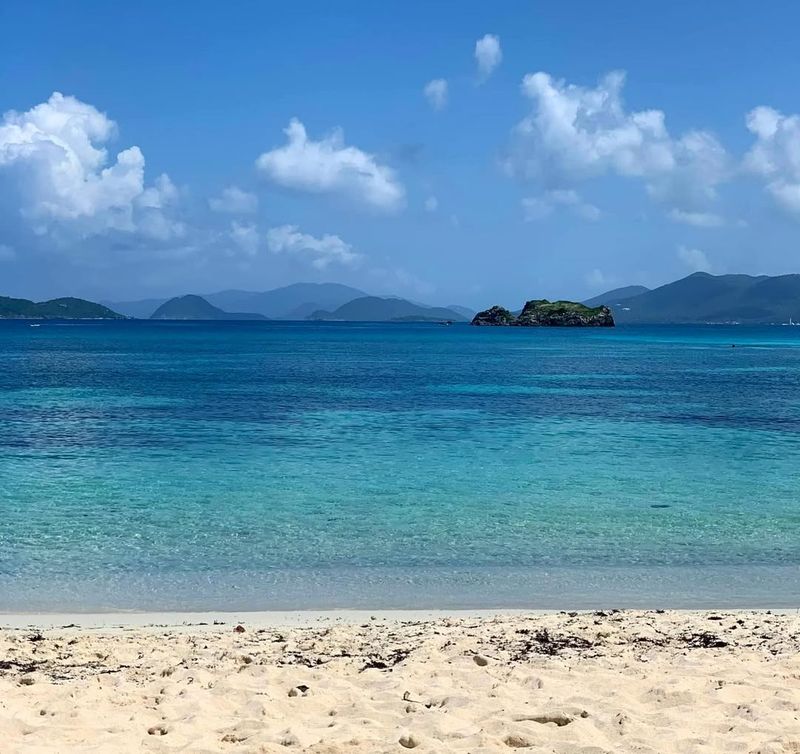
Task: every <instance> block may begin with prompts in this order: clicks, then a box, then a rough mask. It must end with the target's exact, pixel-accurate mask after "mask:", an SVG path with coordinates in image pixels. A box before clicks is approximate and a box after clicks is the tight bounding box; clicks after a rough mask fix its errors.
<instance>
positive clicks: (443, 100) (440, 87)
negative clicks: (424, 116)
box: [423, 79, 447, 110]
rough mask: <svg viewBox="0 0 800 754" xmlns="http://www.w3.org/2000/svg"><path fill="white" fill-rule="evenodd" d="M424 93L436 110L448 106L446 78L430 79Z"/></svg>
mask: <svg viewBox="0 0 800 754" xmlns="http://www.w3.org/2000/svg"><path fill="white" fill-rule="evenodd" d="M423 93H424V94H425V97H426V99H427V100H428V104H430V106H431V107H432V108H433V109H434V110H444V108H445V107H447V81H445V80H444V79H433V81H429V82H428V83H427V84H425V89H423Z"/></svg>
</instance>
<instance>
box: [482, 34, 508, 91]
mask: <svg viewBox="0 0 800 754" xmlns="http://www.w3.org/2000/svg"><path fill="white" fill-rule="evenodd" d="M502 59H503V51H502V49H501V48H500V37H498V36H497V35H495V34H485V35H484V36H482V37H481V38H480V39H479V40H478V41H477V42H476V43H475V61H476V62H477V64H478V76H479V77H480V80H481V81H486V79H488V78H489V76H491V75H492V72H493V71H494V69H495V68H497V66H498V65H500V61H501V60H502Z"/></svg>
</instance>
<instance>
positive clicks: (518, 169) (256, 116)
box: [0, 0, 800, 308]
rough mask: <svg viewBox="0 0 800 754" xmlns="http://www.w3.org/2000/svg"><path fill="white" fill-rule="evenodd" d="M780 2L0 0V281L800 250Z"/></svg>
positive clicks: (634, 273) (462, 274)
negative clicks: (176, 0) (130, 0)
mask: <svg viewBox="0 0 800 754" xmlns="http://www.w3.org/2000/svg"><path fill="white" fill-rule="evenodd" d="M797 28H800V6H798V5H797V4H795V3H790V2H778V1H776V2H772V3H763V4H761V5H760V6H758V7H755V6H753V5H752V3H747V4H746V3H744V2H738V1H737V0H731V1H728V2H724V3H723V2H711V1H710V0H709V2H704V3H696V2H692V3H690V2H684V1H683V0H676V1H675V2H671V3H658V4H656V3H641V2H628V1H627V0H615V2H604V3H598V2H565V1H564V0H561V1H560V2H533V1H531V0H529V1H528V2H517V1H515V0H507V1H506V2H502V3H486V2H472V1H471V0H462V1H461V2H458V3H455V2H435V1H432V2H424V3H423V2H410V1H409V0H405V1H404V2H395V1H394V0H385V1H383V2H380V3H363V2H345V1H341V2H334V3H331V2H305V3H281V4H278V3H264V2H237V1H236V0H231V1H229V2H224V3H223V2H203V1H202V0H196V1H195V2H193V3H192V6H191V11H190V12H187V6H185V5H184V4H182V3H164V2H151V1H150V0H141V1H140V2H137V3H100V2H89V1H88V0H86V1H84V2H74V3H66V2H47V1H46V0H39V1H37V2H19V1H18V0H5V2H3V3H2V4H0V113H2V115H0V295H13V296H22V297H27V298H35V299H43V298H48V297H54V296H64V295H74V296H81V297H86V298H90V299H95V300H98V299H102V300H122V299H135V298H146V297H159V296H171V295H178V294H183V293H188V292H193V293H203V292H213V291H217V290H221V289H225V288H243V289H247V290H267V289H270V288H274V287H277V286H281V285H285V284H288V283H292V282H298V281H309V282H315V281H316V282H324V281H331V282H341V283H346V284H350V285H354V286H356V287H359V288H361V289H363V290H366V291H368V292H370V293H375V294H378V295H388V294H392V295H399V296H403V297H407V298H410V299H413V300H417V301H423V302H428V303H435V304H441V305H446V304H461V305H467V306H473V307H476V308H477V307H484V306H489V305H491V304H495V303H500V304H504V305H507V306H512V307H515V306H519V305H521V303H522V302H523V301H524V300H526V299H529V298H539V297H548V298H571V299H581V298H586V297H589V296H591V295H594V294H596V293H600V292H602V291H604V290H607V289H609V288H614V287H617V286H622V285H632V284H643V285H647V286H650V287H653V286H657V285H661V284H663V283H665V282H669V281H671V280H674V279H677V278H679V277H683V276H685V275H687V274H690V273H691V272H694V271H698V270H703V271H709V272H712V273H715V274H722V273H729V272H741V273H748V274H784V273H790V272H800V258H799V257H800V254H799V252H800V249H798V240H800V86H798V83H797V82H798V81H800V55H799V54H798V53H797V34H796V30H797Z"/></svg>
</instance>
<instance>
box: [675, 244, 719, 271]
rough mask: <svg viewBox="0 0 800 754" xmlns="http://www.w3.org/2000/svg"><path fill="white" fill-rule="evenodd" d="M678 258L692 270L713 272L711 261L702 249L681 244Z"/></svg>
mask: <svg viewBox="0 0 800 754" xmlns="http://www.w3.org/2000/svg"><path fill="white" fill-rule="evenodd" d="M678 259H680V260H681V262H683V263H684V264H685V265H686V266H687V267H688V268H689V269H690V270H691V271H692V272H711V263H710V262H709V261H708V257H707V256H706V255H705V252H703V251H701V250H700V249H690V248H688V247H687V246H679V247H678Z"/></svg>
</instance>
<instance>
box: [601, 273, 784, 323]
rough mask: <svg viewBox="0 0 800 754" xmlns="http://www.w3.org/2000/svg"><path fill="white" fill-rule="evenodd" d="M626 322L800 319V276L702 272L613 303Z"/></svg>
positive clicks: (771, 321) (773, 320) (619, 316)
mask: <svg viewBox="0 0 800 754" xmlns="http://www.w3.org/2000/svg"><path fill="white" fill-rule="evenodd" d="M613 311H614V316H615V317H616V319H617V321H618V322H620V323H631V324H633V323H641V324H693V323H694V324H697V323H730V322H738V323H743V324H771V323H782V322H787V321H788V320H789V318H792V319H794V320H798V319H800V275H797V274H794V275H778V276H775V277H770V276H767V275H758V276H752V275H711V274H709V273H707V272H696V273H694V274H692V275H689V276H688V277H685V278H682V279H681V280H676V281H675V282H673V283H667V284H666V285H662V286H660V287H659V288H655V289H653V290H651V291H648V292H646V293H642V294H640V295H638V296H633V297H631V298H627V299H622V300H619V301H617V302H615V303H614V304H613Z"/></svg>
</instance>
